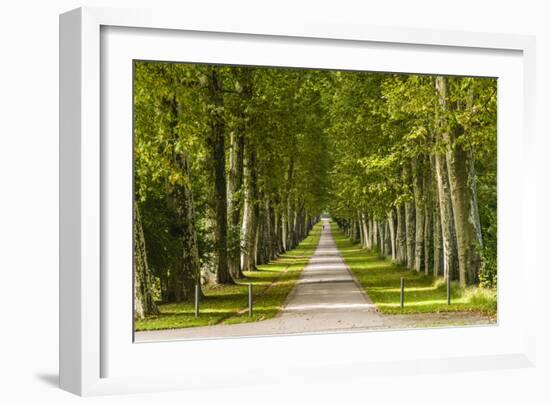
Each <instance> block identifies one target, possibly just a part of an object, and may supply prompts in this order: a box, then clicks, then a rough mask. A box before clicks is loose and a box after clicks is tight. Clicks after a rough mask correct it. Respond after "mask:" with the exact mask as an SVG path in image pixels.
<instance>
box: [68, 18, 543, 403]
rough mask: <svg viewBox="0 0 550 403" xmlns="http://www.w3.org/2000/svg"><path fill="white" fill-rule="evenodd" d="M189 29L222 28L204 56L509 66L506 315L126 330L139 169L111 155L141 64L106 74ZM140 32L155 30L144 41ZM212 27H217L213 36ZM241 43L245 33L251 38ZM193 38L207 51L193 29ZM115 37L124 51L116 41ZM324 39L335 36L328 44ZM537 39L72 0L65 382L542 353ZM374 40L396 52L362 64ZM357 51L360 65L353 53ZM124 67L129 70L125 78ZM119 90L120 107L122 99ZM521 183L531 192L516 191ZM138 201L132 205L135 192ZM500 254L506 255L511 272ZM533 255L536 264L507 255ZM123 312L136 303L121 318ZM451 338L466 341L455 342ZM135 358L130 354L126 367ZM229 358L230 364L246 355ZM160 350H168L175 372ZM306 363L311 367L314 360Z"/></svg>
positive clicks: (436, 68) (121, 382)
mask: <svg viewBox="0 0 550 403" xmlns="http://www.w3.org/2000/svg"><path fill="white" fill-rule="evenodd" d="M186 33H187V34H186ZM189 33H192V36H193V38H195V39H194V40H203V38H206V39H204V40H205V41H206V42H204V43H203V44H205V45H206V46H205V49H210V52H211V53H208V52H204V51H202V53H195V54H194V58H193V60H191V61H210V62H220V63H222V62H233V63H242V64H246V63H250V64H254V63H257V64H277V62H274V61H273V60H274V59H273V57H280V60H281V61H280V62H279V63H281V65H289V63H290V61H289V59H288V60H286V62H285V61H284V56H283V53H285V52H286V53H288V54H291V55H295V56H296V57H297V61H295V63H296V64H295V65H296V66H305V67H325V68H338V67H341V68H343V67H347V68H355V69H361V68H369V69H374V70H376V69H380V70H383V71H404V72H418V73H429V72H431V73H442V74H468V72H472V71H473V70H472V68H473V67H472V66H469V65H468V63H474V62H475V60H478V63H480V62H479V60H483V63H481V64H479V65H478V66H477V70H475V71H473V72H474V73H475V74H478V75H491V76H494V74H491V72H493V73H494V72H500V73H499V74H497V76H498V77H499V79H500V78H502V80H501V83H503V84H502V85H501V86H500V87H499V203H500V200H501V197H502V194H505V195H506V200H507V201H506V202H505V203H504V205H503V208H502V209H501V206H500V204H499V325H498V326H496V327H492V328H486V327H479V328H454V329H423V330H414V331H391V332H370V333H352V334H326V335H315V336H276V337H275V336H274V337H262V338H259V337H258V338H246V339H230V340H228V339H223V340H208V341H185V342H174V343H143V344H141V345H140V346H139V347H137V346H135V345H134V344H133V343H132V340H131V335H130V333H127V332H126V330H127V329H128V326H129V324H128V323H129V322H128V317H131V298H126V297H128V295H126V294H128V290H129V288H128V284H129V283H128V281H129V282H130V283H131V277H130V278H128V276H126V277H125V276H124V275H122V276H120V275H119V276H118V277H116V278H115V277H112V276H110V274H112V273H111V272H110V271H109V267H111V266H110V264H111V260H110V259H117V258H118V259H122V260H120V261H121V262H124V259H125V258H124V256H126V259H127V257H128V253H127V252H128V249H127V248H128V245H130V248H131V237H130V238H128V233H127V232H126V233H125V232H124V231H125V230H124V228H129V227H125V226H124V217H125V214H119V213H120V212H121V210H116V209H117V208H118V209H120V208H122V209H123V208H124V207H123V206H124V197H127V196H128V194H129V193H128V192H127V193H128V194H126V196H124V195H125V194H122V199H121V198H120V197H114V196H112V195H113V193H112V192H113V191H114V189H123V190H124V189H127V185H128V183H129V182H128V181H131V179H130V178H127V174H128V170H127V169H128V164H124V163H123V164H121V165H122V166H125V167H126V168H123V169H122V170H120V169H118V168H115V167H113V164H112V163H110V158H112V156H113V153H117V152H119V151H121V150H125V149H126V150H127V145H128V141H127V140H128V135H130V138H131V129H130V131H128V127H130V128H131V119H130V121H128V116H130V117H131V93H130V94H128V93H127V89H128V83H129V82H130V81H131V77H127V78H128V81H124V80H122V81H123V82H122V84H121V85H118V86H117V84H113V82H114V81H111V80H107V79H106V77H110V76H109V75H112V74H125V72H127V71H128V70H125V69H127V68H128V66H127V65H126V61H127V60H129V59H132V58H144V59H145V58H153V59H156V60H170V59H172V58H177V59H178V58H181V57H182V56H181V55H177V54H172V53H171V52H172V51H171V50H170V49H172V48H173V46H171V45H173V43H174V41H178V40H179V38H180V36H181V35H183V36H185V35H188V34H189ZM106 35H111V36H109V37H107V36H106ZM138 35H141V37H140V38H139V41H136V38H135V37H136V36H138ZM132 37H134V39H132ZM208 38H211V41H210V42H211V43H210V42H208V40H209V39H208ZM132 41H133V42H132ZM231 41H238V42H239V44H240V45H239V44H237V42H231ZM247 41H249V42H247ZM207 42H208V43H207ZM224 42H226V43H231V44H232V46H231V48H232V50H233V51H234V52H236V53H237V55H238V57H237V58H236V59H234V60H233V59H232V60H228V57H229V56H227V55H225V56H224V55H223V47H218V48H216V46H218V45H220V43H222V44H223V43H224ZM252 42H254V43H255V44H260V45H262V46H267V47H268V48H269V47H271V48H269V49H266V50H263V51H261V50H257V49H255V50H254V51H253V52H250V51H248V52H247V47H246V46H248V45H247V43H252ZM136 43H137V44H138V45H139V47H136ZM216 43H217V45H216ZM189 44H190V49H191V48H192V42H189ZM268 44H269V45H268ZM239 46H241V48H240V49H239ZM294 46H298V47H299V49H300V50H301V51H302V50H305V51H306V52H305V53H307V51H311V52H310V53H309V57H310V59H309V61H307V60H305V59H304V61H303V62H300V59H299V56H298V52H296V49H294V48H293V47H294ZM109 47H111V48H110V49H111V50H112V49H116V50H117V52H116V53H109ZM226 47H227V46H226ZM313 48H316V49H320V48H323V49H322V51H321V52H319V51H318V50H317V51H314V50H313ZM350 49H351V50H350ZM369 49H370V50H369ZM373 49H374V50H373ZM534 49H535V42H534V38H533V37H529V36H520V35H505V34H488V33H483V34H482V33H468V32H457V31H443V30H437V31H430V30H417V29H408V28H404V27H395V28H393V27H392V28H390V27H386V28H383V27H369V26H357V25H348V24H343V23H336V22H330V21H329V22H327V21H315V20H310V21H301V22H300V23H295V22H292V20H289V21H284V22H283V21H270V20H269V18H268V16H266V18H265V19H262V20H254V21H251V20H246V19H239V18H238V16H234V18H231V19H224V20H216V19H206V18H204V17H202V18H199V17H198V16H192V15H182V14H174V13H171V12H170V11H168V10H166V11H159V10H120V9H105V8H80V9H77V10H73V11H70V12H68V13H65V14H62V15H61V16H60V385H61V387H62V388H63V389H66V390H68V391H71V392H73V393H76V394H79V395H96V394H111V393H130V392H132V393H134V392H140V391H144V392H145V391H147V392H150V391H159V390H171V389H187V388H207V387H214V386H228V385H232V386H235V385H242V386H245V385H247V384H256V385H257V384H259V383H271V382H281V381H284V382H296V378H297V375H298V374H299V375H300V378H301V380H302V381H303V380H304V379H308V378H309V379H316V380H319V379H326V380H327V381H328V380H329V379H334V376H335V375H334V374H335V373H337V375H336V378H339V377H341V378H342V379H343V378H345V377H348V376H354V377H357V376H369V375H371V374H374V373H376V374H380V373H385V374H393V375H397V374H406V373H411V372H412V373H419V372H423V373H426V372H428V373H430V372H441V371H464V370H479V369H492V368H518V367H527V366H532V365H533V363H534V360H535V345H534V339H535V328H536V327H535V321H534V318H533V317H532V316H531V315H534V314H531V313H534V312H535V311H536V310H535V309H534V305H535V298H536V294H535V291H536V284H533V282H531V283H529V282H527V281H524V278H527V277H528V276H535V275H536V270H537V265H536V261H535V257H534V256H533V255H532V254H529V253H527V252H526V251H527V245H528V242H529V241H528V239H527V236H526V234H529V233H534V232H535V228H534V227H535V225H536V219H535V214H536V206H535V201H534V200H535V197H534V189H535V186H534V182H535V179H534V178H535V172H536V168H535V159H534V158H532V155H533V154H534V150H533V148H534V144H533V143H534V141H533V140H534V129H533V127H534V123H533V118H532V115H531V113H532V112H531V111H532V110H534V108H533V104H534V91H535V59H534V58H535V50H534ZM142 50H143V51H142ZM327 50H330V51H332V52H340V51H341V52H342V53H341V54H339V55H338V57H336V58H335V57H332V58H330V59H331V60H328V59H326V60H325V59H323V58H322V57H325V58H326V51H327ZM386 50H388V52H386ZM369 51H371V52H374V51H381V52H386V53H385V56H384V55H383V56H381V57H380V64H378V65H374V64H368V65H367V64H362V63H365V62H364V60H362V58H361V57H360V55H361V54H362V53H361V52H369ZM132 52H134V53H132ZM147 52H149V53H147ZM180 52H181V50H180ZM216 52H217V53H216ZM277 52H279V53H277ZM315 52H317V53H315ZM392 52H393V53H392ZM299 53H302V52H299ZM320 53H325V55H324V56H322V55H319V59H315V57H316V56H315V55H316V54H320ZM115 54H116V57H115ZM138 55H139V57H137V56H138ZM274 55H275V56H274ZM277 55H279V56H277ZM400 55H401V56H403V55H406V56H408V58H409V59H408V64H404V63H405V60H406V58H403V57H399V56H400ZM419 55H421V56H422V57H420V56H419ZM438 55H443V57H438ZM117 57H118V58H120V60H119V61H118V62H116V63H114V64H112V65H111V64H109V60H107V61H106V60H103V59H105V58H111V59H110V60H111V61H113V62H114V61H115V59H116V58H117ZM313 60H315V61H313ZM324 60H325V61H324ZM180 61H189V60H180ZM325 62H326V63H327V64H324V63H325ZM117 63H118V64H117ZM311 63H313V64H312V65H309V64H311ZM345 63H351V64H347V65H346V66H344V64H345ZM354 63H356V64H354ZM415 63H416V64H415ZM426 63H428V64H426ZM429 63H432V64H431V65H430V64H429ZM438 63H439V64H438ZM117 66H118V67H120V66H122V67H123V68H122V69H119V68H118V67H117ZM124 66H125V67H124ZM377 66H378V67H377ZM426 66H428V67H426ZM430 66H431V67H430ZM105 69H106V70H105ZM500 74H502V75H500ZM116 77H117V78H118V79H120V77H121V76H116ZM122 77H124V76H122ZM116 82H117V83H120V82H121V81H120V80H118V81H116ZM121 95H122V98H121ZM129 99H130V104H128V100H129ZM118 100H120V102H119V101H118ZM106 104H108V105H109V107H108V108H107V110H106V109H105V108H106ZM128 105H130V109H128ZM111 107H112V108H118V109H117V111H118V112H119V113H117V114H116V116H117V119H116V121H111V120H109V119H110V116H111V115H113V113H112V111H111V109H110V108H111ZM518 108H519V109H518ZM514 111H515V112H516V113H515V114H514V113H513V112H514ZM503 122H505V123H506V124H505V125H504V123H503ZM112 125H114V126H112ZM117 125H119V126H117ZM114 127H117V128H119V129H120V132H117V135H114V134H112V133H113V130H112V129H113V128H114ZM501 129H502V130H501ZM119 133H122V134H119ZM502 133H504V134H502ZM508 133H509V135H508ZM501 134H502V135H501ZM114 140H116V141H114ZM125 147H126V148H125ZM514 153H515V154H514ZM518 153H519V155H520V156H521V169H518V170H517V172H514V173H513V172H511V170H509V169H508V170H507V168H506V167H507V162H510V159H511V158H513V155H516V156H517V155H518ZM501 156H502V158H501ZM127 157H128V156H127ZM125 161H127V159H126V160H125ZM124 169H126V171H125V170H124ZM130 169H131V167H130ZM117 177H118V178H119V179H116V178H117ZM503 178H504V179H503ZM117 180H119V181H121V182H117ZM119 185H120V186H119ZM517 186H520V187H521V189H522V191H521V192H517V191H516V192H515V193H514V187H517ZM117 200H119V203H118V207H117V206H116V203H117ZM121 206H122V207H121ZM127 208H128V209H131V203H130V204H128V207H127ZM128 211H130V210H128ZM514 211H515V212H516V213H518V214H514V217H509V214H508V215H507V214H506V212H514ZM107 212H110V213H109V214H107ZM122 212H123V211H122ZM121 220H122V221H121ZM121 229H122V230H121ZM106 231H107V232H106ZM110 231H112V232H110ZM512 232H513V233H514V234H516V240H517V239H518V235H517V234H521V239H522V242H519V245H518V243H517V242H516V244H515V249H514V250H511V247H512V246H514V244H513V243H511V242H510V241H511V240H512V238H511V236H509V235H510V234H511V233H512ZM130 233H131V232H130ZM507 234H508V235H507ZM107 235H108V237H107ZM107 238H108V239H109V242H111V241H113V242H121V245H122V248H120V250H122V252H120V254H119V256H113V255H112V254H111V252H110V250H112V249H113V248H110V247H109V243H108V242H107V241H106V239H107ZM124 245H126V246H125V247H126V249H124ZM118 249H119V248H117V250H118ZM124 251H126V252H124ZM125 253H126V254H125ZM126 261H127V260H126ZM500 265H502V267H503V268H504V269H503V273H502V274H501V272H500ZM518 265H519V267H520V270H515V271H512V270H509V269H506V267H512V266H514V267H516V268H517V267H518ZM130 272H131V267H130ZM125 273H128V271H126V272H125ZM117 278H118V279H119V280H120V281H121V283H120V287H121V288H120V289H121V290H122V291H121V294H122V296H121V297H120V301H113V296H112V290H113V287H114V288H116V287H118V285H119V283H117V281H119V280H117ZM518 283H522V285H523V287H520V288H521V290H518V291H517V294H519V293H521V295H522V298H520V300H521V305H520V306H513V304H509V303H507V301H508V299H507V296H509V295H510V291H511V290H512V285H513V284H518ZM116 289H117V290H118V288H116ZM124 290H125V291H124ZM130 290H131V289H130ZM130 292H131V291H130ZM517 294H516V295H517ZM124 295H126V297H124ZM124 304H127V305H128V309H127V311H124V309H125V308H124ZM117 307H118V308H117ZM117 312H120V315H121V316H117V315H118V313H117ZM522 313H525V314H522ZM130 327H131V324H130ZM404 337H406V338H407V340H411V343H412V344H413V345H415V346H417V348H416V349H414V350H412V349H406V348H397V349H392V350H391V351H390V349H389V346H391V345H395V344H392V343H395V342H398V341H400V340H403V338H404ZM436 339H437V340H439V341H440V342H441V343H440V344H441V345H440V347H435V348H434V349H433V351H429V350H428V349H427V348H424V347H422V345H423V344H422V343H423V342H422V340H425V341H426V342H425V343H424V344H426V343H428V342H430V341H431V340H436ZM473 340H479V343H476V345H475V346H473V345H471V343H470V341H473ZM244 344H246V346H247V350H248V352H244V353H243V349H242V348H241V346H242V345H244ZM320 344H322V345H323V346H324V348H325V349H327V351H329V352H328V353H327V354H324V355H323V357H318V356H317V355H316V354H315V351H316V349H317V348H318V347H319V345H320ZM401 344H402V343H401ZM444 344H450V345H452V346H453V347H452V348H448V349H444V347H443V345H444ZM266 350H267V351H270V352H271V353H270V354H269V355H268V356H267V359H268V360H267V361H266V357H265V356H264V357H263V360H264V362H261V361H260V360H259V359H257V357H258V354H259V352H261V351H266ZM235 351H238V352H239V354H236V353H235ZM289 352H292V354H289ZM178 354H182V355H183V354H184V356H185V357H186V360H185V361H179V362H178V361H177V360H173V357H174V356H177V355H178ZM136 357H139V362H142V363H144V367H145V368H144V369H143V370H142V369H141V368H136V364H135V362H134V361H133V360H134V359H137V358H136ZM216 357H217V358H216ZM174 361H175V362H174ZM122 362H126V363H127V364H125V365H122V364H121V363H122ZM226 362H230V363H231V367H230V366H229V365H227V363H226ZM267 362H269V364H267ZM160 364H163V365H162V368H163V370H162V371H161V370H160V369H159V365H160ZM304 368H307V369H308V370H307V371H304ZM230 369H231V370H232V372H231V371H230ZM260 371H261V374H260V373H259V372H260ZM252 372H254V373H255V376H254V377H253V378H251V377H247V376H243V374H246V373H252ZM237 374H238V376H237ZM206 375H208V377H206Z"/></svg>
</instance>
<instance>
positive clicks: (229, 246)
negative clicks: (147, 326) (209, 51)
mask: <svg viewBox="0 0 550 403" xmlns="http://www.w3.org/2000/svg"><path fill="white" fill-rule="evenodd" d="M134 73H135V81H134V173H135V175H134V176H135V178H134V179H135V202H134V272H135V281H134V284H135V301H134V307H135V309H134V311H135V316H136V317H138V318H143V317H144V316H146V315H149V314H156V313H158V308H157V306H156V305H155V299H160V300H162V301H166V302H180V301H186V300H189V299H191V298H192V296H193V295H194V288H195V285H199V286H201V285H202V284H204V283H208V282H210V283H220V284H231V283H233V282H234V280H236V279H239V278H241V277H242V276H243V271H250V270H255V269H256V265H258V264H265V263H267V262H269V261H270V260H271V259H274V258H275V257H277V256H278V255H279V254H280V253H282V252H284V251H287V250H290V249H293V248H294V247H295V246H296V245H297V244H298V243H299V242H300V241H301V240H302V239H303V238H304V237H306V235H307V234H308V232H309V230H310V229H311V228H312V226H313V224H314V223H315V222H316V220H317V219H318V216H319V215H320V213H321V211H322V206H324V205H325V204H326V202H325V198H326V197H327V191H326V189H327V187H328V162H327V161H328V158H327V156H326V153H327V151H328V147H327V144H326V142H325V139H326V138H325V136H319V133H322V132H323V130H324V126H325V122H326V116H325V114H324V113H323V109H322V102H321V101H322V100H321V88H320V87H319V85H320V84H321V81H319V80H317V79H316V77H315V76H316V75H318V74H319V73H316V72H314V71H310V72H308V71H298V70H290V69H289V70H285V69H269V68H246V67H230V66H215V65H192V64H170V63H154V62H135V64H134Z"/></svg>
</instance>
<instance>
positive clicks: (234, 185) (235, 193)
mask: <svg viewBox="0 0 550 403" xmlns="http://www.w3.org/2000/svg"><path fill="white" fill-rule="evenodd" d="M243 124H244V123H243ZM243 175H244V131H243V129H242V128H239V129H238V130H235V131H233V132H232V133H231V136H230V146H229V178H228V179H229V181H228V188H229V198H228V201H227V202H228V205H227V209H228V212H229V220H230V221H229V222H230V233H231V241H232V242H231V247H230V251H231V252H230V254H229V262H228V265H229V270H230V272H231V275H232V276H233V277H234V278H242V276H243V275H242V270H241V253H240V251H241V248H240V233H241V227H240V226H241V206H242V198H243V197H242V190H243V189H242V187H243Z"/></svg>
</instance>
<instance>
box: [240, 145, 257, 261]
mask: <svg viewBox="0 0 550 403" xmlns="http://www.w3.org/2000/svg"><path fill="white" fill-rule="evenodd" d="M244 173H245V175H244V180H245V202H244V212H243V223H242V231H241V233H242V247H241V251H242V254H241V264H242V269H243V270H246V271H253V270H256V242H257V232H258V213H259V206H258V203H259V201H258V172H257V168H256V150H254V149H248V150H247V151H246V160H245V166H244Z"/></svg>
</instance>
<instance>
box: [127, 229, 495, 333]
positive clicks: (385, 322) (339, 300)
mask: <svg viewBox="0 0 550 403" xmlns="http://www.w3.org/2000/svg"><path fill="white" fill-rule="evenodd" d="M323 222H324V224H325V229H324V230H323V231H322V233H321V238H320V240H319V244H318V246H317V249H316V250H315V252H314V253H313V255H312V257H311V258H310V260H309V262H308V265H307V266H306V267H305V268H304V270H303V271H302V274H301V276H300V279H299V280H298V283H297V284H296V286H295V287H294V289H293V290H292V291H291V293H290V294H289V296H288V298H287V301H286V303H285V306H284V307H283V308H282V310H281V312H280V313H279V314H278V315H277V316H276V317H275V318H273V319H268V320H264V321H259V322H251V323H240V324H233V325H225V324H219V325H213V326H204V327H193V328H185V329H169V330H152V331H140V332H136V333H135V341H136V342H144V341H163V340H178V339H190V338H192V339H197V338H219V337H238V336H263V335H274V334H295V333H325V332H333V331H358V330H375V329H384V328H408V327H418V326H421V325H422V324H423V323H424V324H431V325H433V324H434V322H437V324H438V325H440V326H441V325H442V326H444V325H445V324H454V323H456V322H465V323H467V324H469V325H472V324H485V323H488V322H487V321H486V320H485V319H484V318H483V317H481V316H478V315H472V314H468V313H459V312H449V313H437V314H409V315H381V314H380V313H378V312H377V311H376V308H375V306H374V304H373V303H372V301H371V299H370V298H369V296H368V295H367V293H366V292H365V291H364V290H362V289H361V287H360V285H359V283H358V282H357V280H356V279H355V277H354V276H353V274H352V273H351V271H350V270H349V269H348V268H347V266H346V264H345V263H344V260H343V259H342V257H341V256H340V253H339V252H338V249H337V247H336V243H335V242H334V239H333V237H332V233H331V230H330V225H328V221H323Z"/></svg>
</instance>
